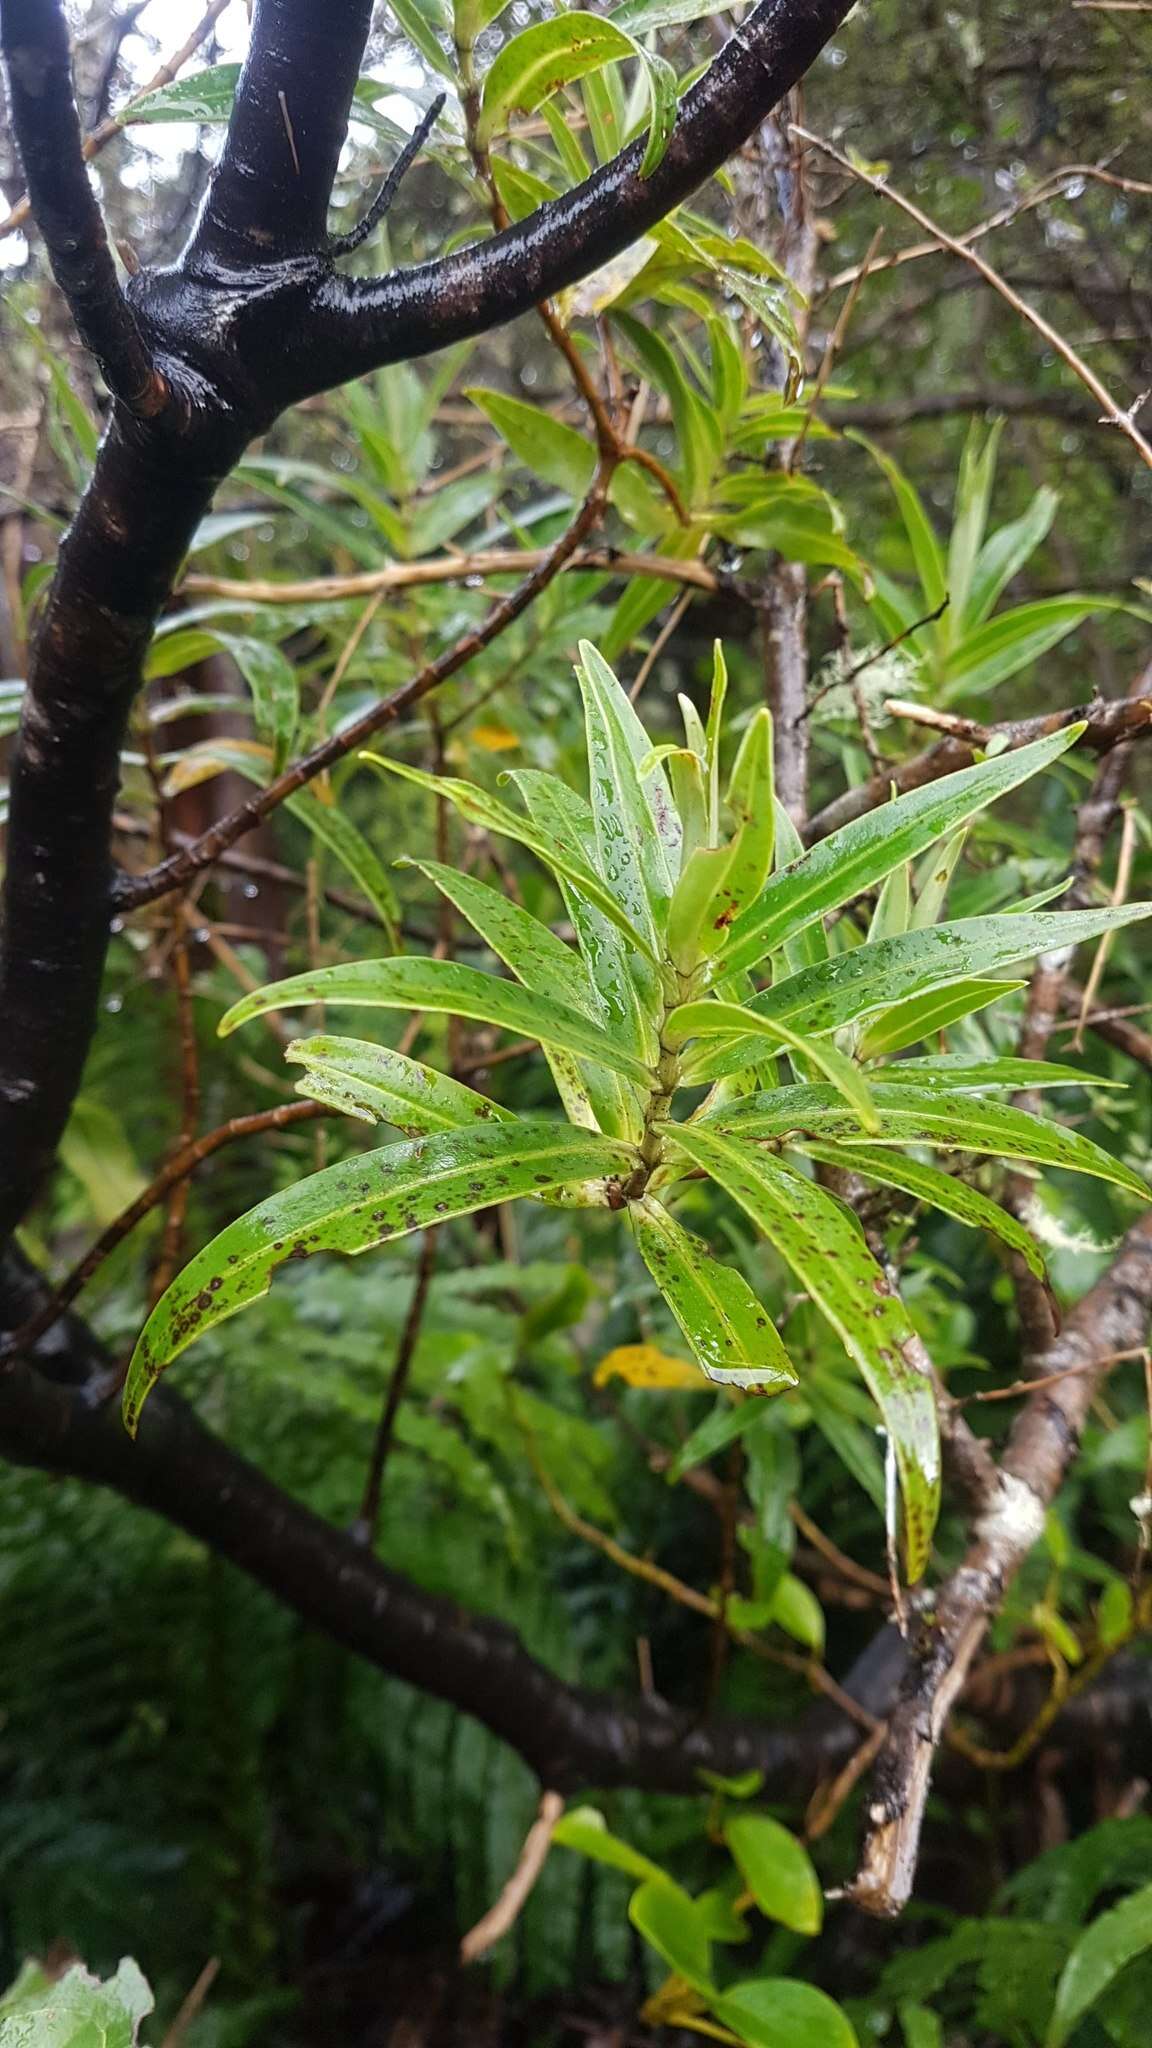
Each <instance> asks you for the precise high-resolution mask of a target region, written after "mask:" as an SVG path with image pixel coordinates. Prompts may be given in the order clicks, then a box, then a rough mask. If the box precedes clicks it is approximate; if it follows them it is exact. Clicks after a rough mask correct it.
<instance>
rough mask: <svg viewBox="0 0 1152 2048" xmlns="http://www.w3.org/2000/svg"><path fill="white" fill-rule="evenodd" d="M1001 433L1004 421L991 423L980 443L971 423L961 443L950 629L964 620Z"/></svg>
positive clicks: (950, 562) (952, 544)
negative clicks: (961, 453) (964, 439)
mask: <svg viewBox="0 0 1152 2048" xmlns="http://www.w3.org/2000/svg"><path fill="white" fill-rule="evenodd" d="M1003 430H1004V422H1003V420H994V421H993V423H992V425H991V426H990V427H989V429H988V432H987V434H986V435H985V436H984V440H983V443H981V440H980V431H981V430H980V428H979V426H978V425H977V423H976V422H975V421H973V422H972V425H971V426H970V428H969V430H968V437H967V439H966V441H965V443H964V453H963V455H962V456H961V458H960V473H959V476H958V477H957V479H956V503H955V508H954V511H953V517H952V536H951V540H950V542H949V546H948V596H949V599H950V607H949V618H948V624H949V626H950V627H951V626H953V622H959V621H962V620H965V619H966V618H967V614H968V604H969V595H970V592H971V588H972V578H973V575H974V573H975V568H976V558H977V556H978V555H979V553H980V549H981V547H982V546H983V543H984V533H985V529H986V528H987V525H988V506H989V503H990V501H991V497H992V485H993V483H994V481H995V477H996V457H997V453H998V451H999V447H1000V436H1001V434H1002V432H1003ZM957 629H958V627H957Z"/></svg>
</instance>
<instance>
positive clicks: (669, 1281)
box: [629, 1195, 796, 1388]
mask: <svg viewBox="0 0 1152 2048" xmlns="http://www.w3.org/2000/svg"><path fill="white" fill-rule="evenodd" d="M629 1214H630V1216H631V1219H632V1227H633V1229H634V1231H635V1233H636V1243H637V1246H638V1248H639V1251H640V1256H641V1258H642V1259H643V1261H644V1264H645V1265H646V1266H647V1268H648V1271H649V1272H650V1273H651V1275H652V1278H653V1279H654V1280H655V1282H656V1285H657V1287H658V1288H659V1289H660V1292H661V1294H662V1295H663V1296H664V1299H665V1301H666V1302H667V1303H668V1306H669V1308H670V1309H671V1311H672V1313H673V1315H674V1316H675V1318H676V1321H677V1322H678V1323H679V1325H680V1328H681V1329H682V1330H683V1332H684V1335H685V1337H686V1338H687V1340H688V1342H689V1344H690V1345H691V1346H692V1349H693V1351H694V1352H695V1354H696V1356H697V1358H698V1359H699V1361H700V1365H701V1367H702V1369H703V1370H704V1372H706V1373H707V1375H708V1378H709V1379H710V1380H718V1381H719V1382H720V1383H721V1385H723V1386H731V1387H771V1388H780V1387H793V1386H795V1384H796V1374H795V1372H794V1370H793V1367H792V1363H791V1360H790V1359H789V1357H788V1354H787V1352H786V1351H785V1349H784V1346H783V1344H782V1343H781V1342H780V1338H779V1336H778V1334H777V1331H776V1326H775V1324H774V1323H773V1321H772V1319H771V1317H770V1316H769V1314H768V1311H767V1309H766V1308H765V1307H764V1306H763V1304H762V1303H761V1302H759V1301H757V1299H756V1296H755V1295H754V1294H753V1292H752V1289H751V1288H750V1287H749V1285H748V1282H747V1281H746V1280H745V1279H744V1277H743V1275H742V1274H741V1273H737V1272H736V1271H735V1269H734V1268H733V1267H731V1266H724V1265H721V1264H720V1263H719V1261H718V1260H717V1258H716V1255H715V1253H714V1252H713V1250H712V1247H711V1246H710V1245H707V1244H705V1243H703V1242H702V1240H701V1239H700V1238H698V1237H692V1236H691V1235H690V1234H689V1232H688V1231H686V1230H684V1229H682V1228H681V1226H680V1224H679V1223H677V1222H676V1220H675V1218H674V1217H672V1216H670V1215H669V1214H668V1211H667V1209H665V1208H664V1207H663V1205H662V1204H661V1203H660V1202H657V1201H656V1200H655V1199H654V1197H653V1196H651V1195H645V1196H644V1197H643V1198H642V1200H640V1201H638V1202H632V1203H630V1205H629Z"/></svg>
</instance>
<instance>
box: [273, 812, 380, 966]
mask: <svg viewBox="0 0 1152 2048" xmlns="http://www.w3.org/2000/svg"><path fill="white" fill-rule="evenodd" d="M284 808H285V810H287V811H291V813H292V816H293V817H294V818H299V820H300V823H301V824H302V825H307V827H308V830H309V831H310V832H311V833H312V834H313V836H314V838H316V839H319V841H320V842H321V844H322V845H323V846H326V847H327V848H328V850H329V852H330V853H334V854H335V856H336V858H337V860H338V861H339V862H340V865H341V867H343V868H344V870H345V872H346V873H347V874H349V875H350V876H351V877H352V880H353V881H354V882H355V883H356V885H357V887H358V888H359V889H361V890H363V892H364V895H365V896H366V897H367V898H368V901H369V903H370V904H371V905H372V908H373V910H375V912H376V914H377V916H378V917H379V919H380V922H381V924H382V925H383V927H384V930H385V932H386V933H387V935H388V940H389V943H390V944H391V945H396V943H397V940H398V933H399V926H400V905H399V904H398V903H397V901H396V891H395V889H394V888H393V887H392V883H391V880H390V879H389V876H388V871H387V869H386V868H385V867H384V865H383V862H382V861H381V860H380V859H379V857H378V855H377V854H376V852H375V849H374V848H373V847H371V846H370V845H369V844H368V841H367V840H366V839H365V837H364V834H363V833H362V832H360V831H358V830H357V828H356V826H355V825H354V824H353V823H352V821H351V819H350V818H346V817H345V815H344V813H343V811H341V810H338V809H337V807H336V805H335V804H324V803H321V801H320V799H319V797H316V796H313V795H312V793H311V791H310V790H306V789H302V790H300V791H299V792H298V793H297V794H296V795H295V796H290V797H288V798H287V800H286V802H285V806H284Z"/></svg>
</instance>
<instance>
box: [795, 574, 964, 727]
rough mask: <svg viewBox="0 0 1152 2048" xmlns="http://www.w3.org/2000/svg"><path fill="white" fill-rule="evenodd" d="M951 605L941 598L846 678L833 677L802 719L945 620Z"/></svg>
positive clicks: (810, 701)
mask: <svg viewBox="0 0 1152 2048" xmlns="http://www.w3.org/2000/svg"><path fill="white" fill-rule="evenodd" d="M949 603H950V600H949V599H948V598H947V597H943V598H941V600H940V602H939V604H938V605H937V606H936V609H935V611H931V612H925V614H924V616H923V618H922V619H913V621H912V623H911V625H910V626H905V627H904V628H903V629H902V630H901V631H900V632H899V633H894V634H893V636H892V638H891V640H886V641H885V642H884V645H883V647H877V649H876V650H875V652H874V653H873V654H866V655H865V656H864V659H863V660H862V661H858V662H857V663H856V666H855V668H850V669H849V671H848V673H847V675H846V676H833V678H832V680H831V682H828V683H824V684H823V685H822V686H821V688H820V689H819V690H817V692H816V694H815V696H814V697H810V698H809V700H808V703H807V704H806V706H805V708H804V710H803V711H802V712H801V713H800V716H801V718H810V717H811V716H812V713H813V712H814V711H815V709H816V706H817V705H818V704H819V703H820V701H821V699H822V698H824V697H826V696H827V695H828V692H829V691H830V690H846V689H849V688H850V687H851V685H852V684H853V683H855V682H856V681H858V679H859V678H860V677H861V676H862V675H863V674H864V671H865V669H869V668H874V667H875V665H876V663H877V662H878V661H883V659H884V656H885V655H886V654H891V653H892V652H893V650H894V649H895V648H897V647H902V646H903V645H904V642H905V640H910V639H911V638H912V635H913V633H920V632H922V631H923V629H924V627H925V626H934V625H935V623H936V621H937V619H941V618H943V616H944V614H945V612H946V611H947V609H948V605H949Z"/></svg>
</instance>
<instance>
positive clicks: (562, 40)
mask: <svg viewBox="0 0 1152 2048" xmlns="http://www.w3.org/2000/svg"><path fill="white" fill-rule="evenodd" d="M622 57H635V58H637V59H638V60H639V62H640V64H641V65H642V67H643V69H644V72H645V75H646V77H647V80H648V91H649V101H650V104H651V109H652V120H651V128H650V134H649V142H648V148H647V149H646V151H645V153H644V160H643V163H642V165H641V175H642V176H643V177H647V176H648V174H649V172H651V171H654V170H655V168H656V166H657V164H658V163H659V161H660V159H661V157H662V156H663V154H664V151H665V149H666V148H667V144H668V137H669V135H670V134H671V132H672V127H673V123H674V121H675V118H676V78H675V73H674V72H672V71H671V70H670V67H669V66H668V65H667V64H666V63H664V61H663V60H662V59H661V58H659V57H653V56H652V55H651V54H650V53H649V52H648V51H647V50H645V49H643V48H642V47H641V46H640V44H639V43H637V42H636V41H635V40H634V38H633V37H632V36H630V35H628V34H627V33H626V32H625V30H623V29H621V28H617V27H616V25H615V24H614V23H613V22H611V21H607V20H605V18H604V16H603V15H599V14H587V13H585V12H583V11H582V10H580V9H573V10H572V11H570V12H569V13H567V14H560V15H557V16H556V17H555V18H554V19H552V20H550V21H541V22H536V23H535V24H534V25H533V26H532V27H531V28H527V29H525V30H524V31H523V33H522V34H521V35H518V36H514V37H513V39H512V41H511V42H509V43H505V45H504V48H503V49H502V50H501V51H500V54H499V56H498V57H497V58H496V60H495V62H494V63H493V65H492V68H491V70H490V71H489V73H488V75H487V77H486V78H485V80H484V94H483V99H482V101H481V108H480V119H479V122H478V124H477V134H478V138H479V140H480V141H481V142H482V143H487V142H490V141H491V140H492V137H493V136H494V135H495V134H497V133H498V132H499V130H500V129H501V128H503V127H504V126H505V125H506V124H507V121H508V117H509V115H510V114H512V113H513V112H515V111H516V110H517V109H519V110H520V111H521V112H522V113H528V114H530V113H532V112H533V111H534V109H535V108H536V107H539V106H542V105H543V103H544V101H545V100H547V99H550V98H551V96H552V94H553V93H554V92H558V91H559V90H560V87H561V86H562V85H569V84H571V83H572V82H573V81H574V80H576V79H578V78H584V77H586V76H587V75H588V73H589V72H594V71H599V70H600V69H601V68H602V66H603V65H605V64H614V63H618V62H619V60H620V59H621V58H622Z"/></svg>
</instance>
